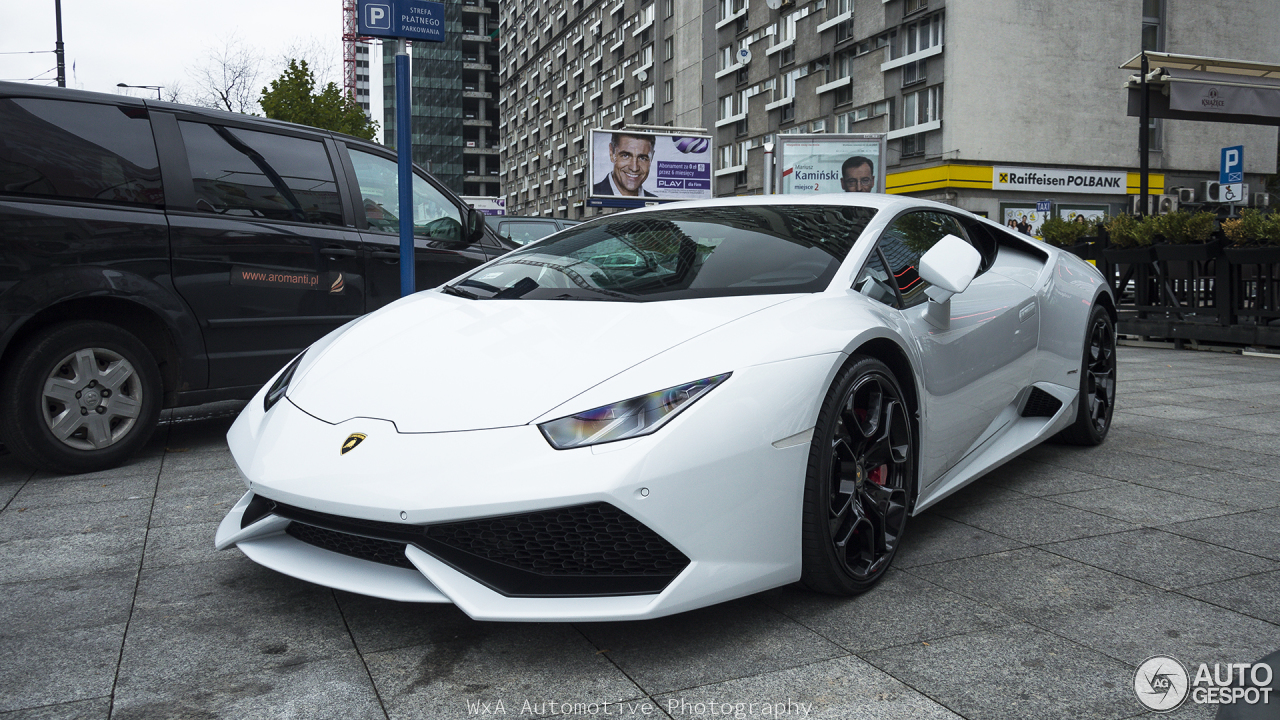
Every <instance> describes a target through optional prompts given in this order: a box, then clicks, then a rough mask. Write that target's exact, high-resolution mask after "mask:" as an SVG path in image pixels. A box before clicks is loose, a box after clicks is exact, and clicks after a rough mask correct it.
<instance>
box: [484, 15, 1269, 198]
mask: <svg viewBox="0 0 1280 720" xmlns="http://www.w3.org/2000/svg"><path fill="white" fill-rule="evenodd" d="M771 5H772V6H774V7H771ZM1271 10H1273V8H1271V7H1270V3H1269V2H1268V0H1240V2H1237V3H1235V4H1233V5H1232V9H1231V12H1230V13H1229V18H1228V17H1221V13H1220V10H1218V9H1210V8H1207V7H1205V6H1204V4H1203V3H1197V2H1193V1H1192V0H1134V1H1133V2H1128V3H1116V2H1114V1H1113V0H1078V1H1077V2H1074V3H1068V4H1063V3H1058V4H1052V3H1050V4H1045V5H1043V6H1037V7H1036V8H1035V9H1034V11H1032V10H1029V9H1028V7H1027V6H1026V4H1025V3H1023V2H1020V0H597V1H596V2H590V0H576V1H571V0H536V1H533V2H528V3H521V4H516V3H508V4H505V5H503V7H502V9H501V14H500V18H499V28H500V32H499V36H498V37H499V53H498V55H499V58H500V63H501V67H500V69H499V74H498V77H499V82H500V83H501V94H500V97H499V101H498V102H499V105H498V107H499V112H500V117H501V121H500V123H499V130H500V132H501V137H502V145H501V147H502V157H503V173H504V174H503V176H502V180H503V183H502V191H503V193H504V194H505V196H506V198H507V204H508V208H509V212H513V213H517V214H530V215H532V214H539V215H556V216H563V217H570V218H573V217H583V216H590V215H593V214H597V213H598V212H601V211H600V210H598V209H595V208H591V207H589V206H588V205H587V203H586V199H587V196H588V194H589V192H590V174H591V173H590V168H589V166H588V163H589V159H588V151H587V145H588V144H589V143H590V135H589V133H588V131H589V130H591V129H592V128H603V129H618V128H621V127H623V126H625V125H631V124H639V125H655V126H660V125H673V126H676V127H686V128H688V127H701V128H705V129H706V130H707V131H708V133H709V134H710V135H711V136H712V138H713V142H714V144H715V150H714V152H715V171H714V173H715V174H714V182H713V192H714V194H715V195H717V196H725V195H735V194H752V193H759V192H762V191H763V190H764V187H763V180H764V173H763V162H764V160H763V158H764V148H763V146H764V145H765V144H766V143H769V142H773V141H775V140H776V139H777V136H778V135H780V134H784V133H886V134H887V137H888V154H887V157H886V158H885V159H884V161H885V165H886V167H884V168H878V169H877V172H885V173H886V181H887V182H886V184H887V190H888V191H889V192H909V193H912V194H917V195H922V196H927V197H932V198H935V199H940V200H943V201H945V202H949V203H952V204H956V205H959V206H961V207H965V208H966V209H969V210H973V211H977V212H982V213H985V214H988V215H989V216H992V217H996V216H997V215H998V214H1000V213H1002V212H1007V208H1008V207H1017V206H1021V205H1026V204H1030V205H1031V206H1032V207H1034V203H1035V201H1036V200H1038V199H1041V198H1040V197H1038V196H1037V195H1035V194H1033V191H1030V190H1025V189H1019V188H1016V187H1011V185H1010V184H1009V183H1003V184H1002V183H1001V182H1000V181H999V175H998V173H999V171H1000V169H1002V168H1003V169H1008V168H1015V169H1018V168H1033V169H1034V168H1043V169H1048V170H1054V171H1055V172H1067V173H1069V172H1070V171H1082V172H1106V173H1111V174H1113V175H1114V174H1116V173H1123V175H1122V177H1123V178H1124V179H1125V181H1126V182H1125V187H1124V188H1122V189H1119V190H1117V191H1116V192H1114V193H1111V194H1109V195H1102V194H1099V193H1096V192H1094V193H1073V192H1061V193H1057V195H1055V197H1054V198H1053V199H1054V200H1056V201H1058V202H1065V203H1084V204H1089V205H1093V206H1098V207H1104V208H1106V209H1108V210H1111V211H1118V210H1119V209H1121V208H1123V207H1124V206H1125V204H1126V201H1127V196H1128V195H1130V194H1133V193H1136V192H1137V187H1136V179H1135V178H1136V173H1137V170H1138V167H1139V160H1138V139H1139V128H1138V120H1137V119H1136V118H1131V117H1128V115H1127V110H1126V94H1125V92H1124V91H1123V90H1122V88H1121V86H1122V84H1123V83H1124V81H1125V80H1126V78H1127V77H1128V76H1129V75H1130V74H1131V73H1132V71H1131V70H1121V69H1119V66H1120V65H1122V64H1123V63H1125V62H1126V61H1127V60H1129V59H1130V58H1132V57H1133V56H1134V55H1136V54H1137V53H1138V52H1139V51H1140V50H1141V49H1143V48H1144V47H1145V48H1146V49H1150V50H1160V51H1165V52H1170V53H1182V54H1188V55H1204V56H1212V57H1224V56H1229V57H1234V58H1239V59H1243V60H1252V61H1258V62H1267V63H1280V45H1277V44H1276V43H1274V38H1276V37H1280V14H1277V13H1275V12H1271ZM1210 20H1214V21H1213V22H1210ZM743 49H746V50H748V51H749V52H748V53H746V54H745V55H744V54H743V53H742V52H741V51H742V50H743ZM1150 133H1151V137H1152V145H1151V151H1150V155H1149V158H1150V163H1151V168H1152V176H1151V177H1152V181H1151V182H1152V188H1153V191H1154V192H1160V191H1162V190H1164V189H1165V188H1166V187H1169V186H1172V185H1178V184H1181V185H1188V186H1189V185H1193V184H1194V183H1196V182H1197V181H1198V180H1201V179H1208V178H1209V177H1210V175H1216V168H1217V163H1218V160H1217V152H1218V150H1219V148H1221V147H1224V146H1228V145H1240V144H1242V145H1245V146H1246V148H1247V150H1246V171H1247V172H1248V173H1250V175H1251V179H1252V180H1253V181H1254V182H1258V181H1259V180H1260V177H1261V175H1260V174H1262V173H1272V172H1275V168H1276V162H1275V159H1276V130H1275V128H1274V127H1263V126H1255V125H1229V124H1216V123H1201V122H1184V121H1167V122H1166V121H1156V122H1154V123H1153V127H1152V128H1151V129H1150Z"/></svg>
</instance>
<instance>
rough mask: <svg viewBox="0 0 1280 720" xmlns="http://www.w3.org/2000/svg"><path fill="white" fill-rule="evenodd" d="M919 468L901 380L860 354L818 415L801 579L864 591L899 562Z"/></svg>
mask: <svg viewBox="0 0 1280 720" xmlns="http://www.w3.org/2000/svg"><path fill="white" fill-rule="evenodd" d="M915 473H916V443H915V438H914V433H913V429H912V426H911V417H910V410H909V408H908V407H907V404H906V402H905V400H904V395H903V392H902V388H901V386H900V385H899V384H898V379H897V378H896V377H894V374H893V371H892V370H890V369H889V367H888V366H887V365H885V364H884V363H882V362H880V361H879V360H876V359H875V358H871V357H865V356H854V357H853V358H851V359H850V361H849V363H848V364H847V365H846V366H845V367H844V369H842V370H841V372H840V374H839V375H838V376H837V378H836V380H835V382H834V383H832V386H831V390H830V391H829V392H828V393H827V397H826V399H825V400H824V401H823V403H822V409H821V410H820V411H819V413H818V422H817V426H816V427H815V428H814V433H813V442H812V444H811V446H810V450H809V467H808V473H807V475H806V478H805V486H804V517H803V528H802V530H803V537H802V543H801V544H802V552H803V557H802V570H801V582H802V583H803V584H804V585H805V586H807V587H808V588H809V589H811V590H815V591H818V592H823V593H829V594H833V595H856V594H858V593H862V592H865V591H867V590H869V589H870V588H871V586H872V585H874V584H875V583H876V581H878V580H879V579H880V578H881V577H883V576H884V573H885V570H887V569H888V567H889V564H890V563H891V562H892V561H893V556H894V554H896V553H897V550H898V546H899V545H900V543H901V539H902V535H903V531H904V530H905V529H906V524H907V514H908V505H909V502H910V497H911V492H912V490H913V488H914V483H915Z"/></svg>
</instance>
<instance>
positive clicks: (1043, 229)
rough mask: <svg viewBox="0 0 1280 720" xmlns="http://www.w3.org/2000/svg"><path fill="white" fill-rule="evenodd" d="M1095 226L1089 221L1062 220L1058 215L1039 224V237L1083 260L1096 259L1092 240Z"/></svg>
mask: <svg viewBox="0 0 1280 720" xmlns="http://www.w3.org/2000/svg"><path fill="white" fill-rule="evenodd" d="M1096 228H1097V226H1096V225H1095V224H1094V223H1090V222H1076V221H1071V220H1064V219H1062V218H1060V217H1050V218H1047V219H1046V220H1045V221H1044V222H1043V223H1041V224H1040V237H1041V239H1043V240H1044V241H1045V242H1047V243H1049V244H1050V245H1053V246H1055V247H1060V248H1062V249H1063V250H1066V251H1067V252H1069V253H1071V254H1072V255H1075V256H1077V257H1080V258H1082V259H1084V260H1096V259H1097V255H1096V253H1095V250H1096V248H1095V247H1094V245H1093V244H1092V241H1093V240H1095V239H1096V237H1095V236H1094V235H1093V234H1094V233H1096V232H1097V229H1096Z"/></svg>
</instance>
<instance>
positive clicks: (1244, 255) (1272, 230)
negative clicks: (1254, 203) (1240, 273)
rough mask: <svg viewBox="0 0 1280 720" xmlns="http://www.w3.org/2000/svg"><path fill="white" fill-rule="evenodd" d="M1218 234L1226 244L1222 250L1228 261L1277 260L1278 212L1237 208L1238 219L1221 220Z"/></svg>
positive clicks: (1279, 249) (1262, 262) (1260, 262)
mask: <svg viewBox="0 0 1280 720" xmlns="http://www.w3.org/2000/svg"><path fill="white" fill-rule="evenodd" d="M1222 234H1223V235H1225V236H1226V238H1227V241H1228V242H1229V243H1230V245H1228V246H1227V247H1225V248H1223V250H1222V252H1223V253H1224V254H1225V255H1226V256H1227V260H1228V261H1230V262H1231V263H1232V264H1235V265H1266V264H1271V263H1280V214H1277V213H1270V214H1266V215H1264V214H1263V213H1260V212H1258V211H1257V210H1252V209H1247V210H1241V211H1240V217H1239V218H1233V219H1230V220H1223V221H1222Z"/></svg>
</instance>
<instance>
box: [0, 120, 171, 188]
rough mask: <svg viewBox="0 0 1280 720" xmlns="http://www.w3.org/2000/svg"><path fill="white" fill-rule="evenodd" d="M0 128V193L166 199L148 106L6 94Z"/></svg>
mask: <svg viewBox="0 0 1280 720" xmlns="http://www.w3.org/2000/svg"><path fill="white" fill-rule="evenodd" d="M0 127H3V128H4V129H5V131H4V133H0V192H3V193H14V194H18V195H36V196H46V197H59V198H67V199H72V200H95V201H102V202H115V203H131V204H139V205H155V206H159V205H163V204H164V192H163V190H162V189H161V185H160V163H159V161H158V160H157V159H156V144H155V141H154V140H153V139H152V137H151V122H150V120H148V118H147V111H146V109H145V108H141V107H120V106H116V105H100V104H97V103H82V102H66V101H63V100H42V99H36V98H3V99H0Z"/></svg>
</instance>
